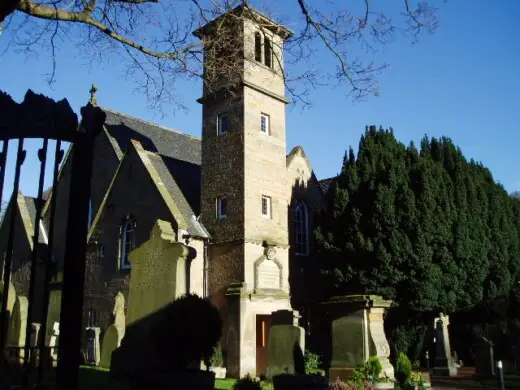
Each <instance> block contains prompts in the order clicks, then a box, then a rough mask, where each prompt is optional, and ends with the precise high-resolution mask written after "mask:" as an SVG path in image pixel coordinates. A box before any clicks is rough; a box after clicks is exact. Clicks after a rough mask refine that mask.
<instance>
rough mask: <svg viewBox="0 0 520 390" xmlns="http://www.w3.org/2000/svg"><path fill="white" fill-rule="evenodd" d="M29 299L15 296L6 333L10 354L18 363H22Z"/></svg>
mask: <svg viewBox="0 0 520 390" xmlns="http://www.w3.org/2000/svg"><path fill="white" fill-rule="evenodd" d="M28 307H29V301H28V299H27V298H26V297H24V296H21V295H19V296H17V297H16V300H15V303H14V306H13V311H12V314H11V318H10V324H9V330H8V333H7V345H8V347H9V348H10V349H11V350H12V352H13V354H12V355H11V356H12V357H13V358H14V359H15V360H16V361H17V363H19V364H23V360H24V356H25V351H24V349H23V347H24V346H25V332H26V329H27V311H28Z"/></svg>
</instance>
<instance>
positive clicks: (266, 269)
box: [256, 259, 281, 290]
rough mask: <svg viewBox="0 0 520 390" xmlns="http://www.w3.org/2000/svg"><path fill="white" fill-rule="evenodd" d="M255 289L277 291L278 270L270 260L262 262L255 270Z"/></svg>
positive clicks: (278, 284) (278, 281) (278, 282)
mask: <svg viewBox="0 0 520 390" xmlns="http://www.w3.org/2000/svg"><path fill="white" fill-rule="evenodd" d="M256 272H257V275H256V288H258V289H265V290H279V289H280V288H281V286H280V269H279V268H278V265H277V264H276V263H275V262H274V261H272V260H267V259H266V260H264V261H262V262H261V263H260V264H259V265H258V268H257V269H256Z"/></svg>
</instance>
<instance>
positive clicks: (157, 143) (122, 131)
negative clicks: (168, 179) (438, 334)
mask: <svg viewBox="0 0 520 390" xmlns="http://www.w3.org/2000/svg"><path fill="white" fill-rule="evenodd" d="M103 110H104V111H105V113H106V114H107V119H106V121H105V128H106V129H107V132H108V134H109V135H110V136H111V137H112V138H113V139H114V140H115V141H116V142H117V145H118V146H119V148H120V150H121V151H123V152H124V151H125V150H127V149H128V147H129V146H130V140H131V139H134V140H136V141H139V142H140V143H141V145H143V148H144V149H145V150H147V151H149V152H154V153H158V154H160V155H162V156H166V157H171V158H174V159H177V160H181V161H186V162H188V163H191V164H195V165H199V166H200V165H201V140H200V138H197V137H194V136H191V135H188V134H183V133H181V132H178V131H175V130H171V129H167V128H165V127H162V126H159V125H156V124H154V123H150V122H146V121H143V120H142V119H138V118H134V117H131V116H128V115H125V114H121V113H119V112H115V111H111V110H107V109H106V108H103Z"/></svg>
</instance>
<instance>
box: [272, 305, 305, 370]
mask: <svg viewBox="0 0 520 390" xmlns="http://www.w3.org/2000/svg"><path fill="white" fill-rule="evenodd" d="M299 317H300V316H299V314H298V312H297V311H290V310H280V311H277V312H273V314H272V320H271V328H270V330H269V340H268V343H267V346H268V347H267V350H268V357H267V377H268V378H272V377H273V376H275V375H279V374H296V373H297V371H298V370H297V366H298V365H301V364H303V365H305V363H304V360H303V359H304V357H303V351H305V329H303V328H302V327H300V326H298V319H299Z"/></svg>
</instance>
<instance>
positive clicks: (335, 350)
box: [322, 295, 394, 380]
mask: <svg viewBox="0 0 520 390" xmlns="http://www.w3.org/2000/svg"><path fill="white" fill-rule="evenodd" d="M391 303H392V302H391V301H387V300H384V299H382V298H381V297H380V296H376V295H346V296H341V297H334V298H331V299H330V300H329V301H327V302H324V303H323V304H322V305H323V308H324V310H325V315H326V316H328V321H329V323H330V328H329V330H328V332H329V334H328V336H327V337H328V338H329V340H330V341H329V342H330V344H329V348H330V350H329V351H328V352H327V359H329V362H328V365H329V367H330V368H329V378H331V379H332V380H335V379H337V378H340V379H342V380H345V379H348V378H349V377H350V376H351V375H352V372H353V370H354V369H355V368H356V367H357V366H358V365H359V364H364V363H365V362H366V361H367V360H368V359H369V357H370V356H377V357H378V358H379V361H380V362H381V365H382V368H383V370H382V375H385V376H387V377H389V378H391V379H393V378H394V368H393V366H392V365H391V364H390V361H389V356H390V347H389V344H388V341H387V339H386V335H385V331H384V318H383V314H384V311H385V309H386V308H388V307H390V305H391Z"/></svg>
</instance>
